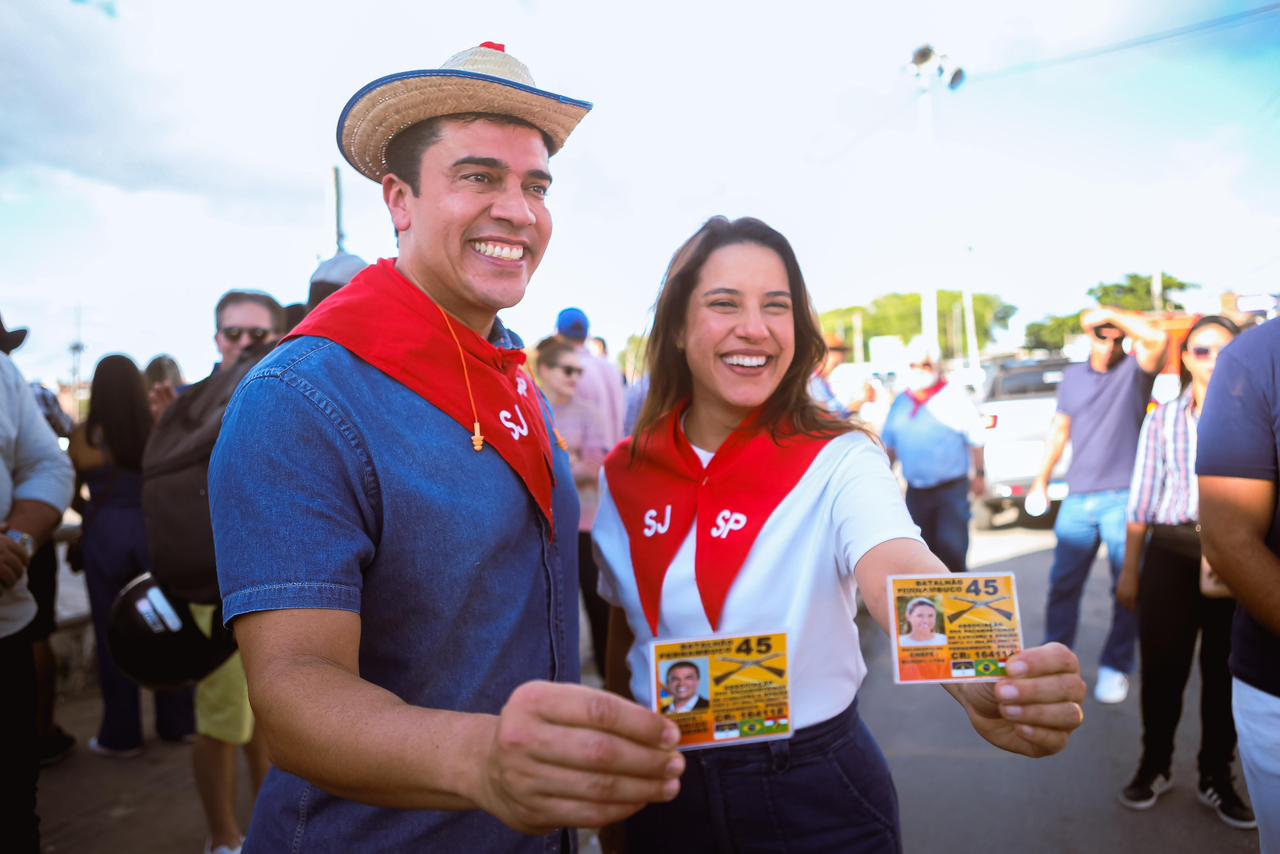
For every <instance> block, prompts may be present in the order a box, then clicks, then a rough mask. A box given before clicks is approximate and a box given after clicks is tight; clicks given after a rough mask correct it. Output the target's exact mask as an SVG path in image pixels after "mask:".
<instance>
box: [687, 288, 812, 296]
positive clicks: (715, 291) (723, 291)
mask: <svg viewBox="0 0 1280 854" xmlns="http://www.w3.org/2000/svg"><path fill="white" fill-rule="evenodd" d="M721 295H728V296H734V297H740V296H742V291H740V290H738V289H737V288H712V289H711V290H709V291H706V292H704V293H703V296H705V297H710V296H721ZM765 296H766V297H770V298H772V297H786V298H787V299H791V291H769V292H767V293H766V294H765Z"/></svg>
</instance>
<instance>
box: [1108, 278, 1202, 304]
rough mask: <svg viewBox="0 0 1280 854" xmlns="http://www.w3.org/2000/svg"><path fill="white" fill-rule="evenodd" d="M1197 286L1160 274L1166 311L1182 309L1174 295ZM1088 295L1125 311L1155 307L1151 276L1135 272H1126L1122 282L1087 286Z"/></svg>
mask: <svg viewBox="0 0 1280 854" xmlns="http://www.w3.org/2000/svg"><path fill="white" fill-rule="evenodd" d="M1199 287H1200V286H1199V285H1193V284H1191V283H1190V282H1184V281H1182V280H1181V279H1179V278H1176V277H1174V276H1169V275H1163V276H1161V277H1160V289H1161V291H1162V292H1163V294H1164V307H1165V309H1166V310H1168V311H1182V303H1180V302H1178V300H1177V298H1176V296H1175V295H1176V294H1180V293H1183V292H1185V291H1188V290H1191V289H1193V288H1199ZM1089 296H1091V297H1093V298H1094V299H1096V300H1097V301H1098V305H1106V306H1111V307H1113V308H1123V309H1125V310H1127V311H1152V310H1153V309H1155V300H1154V299H1153V298H1152V296H1151V277H1150V276H1140V275H1138V274H1137V273H1130V274H1128V275H1127V276H1125V277H1124V281H1123V282H1115V283H1112V284H1106V283H1104V282H1099V283H1098V284H1097V285H1095V286H1093V287H1092V288H1089Z"/></svg>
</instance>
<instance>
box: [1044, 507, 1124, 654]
mask: <svg viewBox="0 0 1280 854" xmlns="http://www.w3.org/2000/svg"><path fill="white" fill-rule="evenodd" d="M1128 504H1129V490H1127V489H1111V490H1105V491H1103V492H1089V493H1084V494H1082V495H1068V496H1067V497H1066V499H1065V500H1063V502H1062V506H1061V507H1060V508H1059V509H1058V520H1057V522H1056V523H1055V524H1054V526H1053V532H1054V534H1056V535H1057V537H1058V544H1057V546H1056V547H1055V548H1054V551H1053V568H1052V569H1051V570H1049V602H1048V606H1047V608H1046V612H1045V637H1044V641H1045V643H1052V642H1053V641H1057V642H1058V643H1062V644H1065V645H1066V646H1068V647H1071V648H1072V649H1074V648H1075V642H1076V629H1077V628H1079V625H1080V597H1081V596H1082V595H1083V593H1084V585H1085V582H1086V581H1087V580H1088V579H1089V570H1090V569H1092V567H1093V559H1094V558H1095V557H1097V555H1098V546H1099V545H1100V544H1101V543H1106V545H1107V561H1108V563H1110V565H1111V592H1112V603H1111V630H1110V631H1109V632H1107V639H1106V641H1105V642H1104V643H1103V646H1102V659H1101V664H1102V666H1103V667H1110V668H1111V669H1112V670H1118V671H1120V672H1121V673H1132V672H1133V659H1134V645H1135V641H1136V640H1137V637H1138V617H1137V614H1135V613H1134V612H1132V611H1130V610H1129V609H1127V608H1125V607H1123V606H1122V605H1120V603H1118V602H1116V601H1115V599H1114V594H1115V588H1116V581H1117V580H1118V579H1119V578H1120V570H1121V569H1122V568H1123V566H1124V541H1125V527H1126V523H1125V511H1126V509H1127V507H1128Z"/></svg>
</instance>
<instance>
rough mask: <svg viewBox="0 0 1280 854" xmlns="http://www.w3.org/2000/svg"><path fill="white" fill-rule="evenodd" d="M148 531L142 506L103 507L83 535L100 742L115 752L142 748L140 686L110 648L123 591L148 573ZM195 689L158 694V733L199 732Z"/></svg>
mask: <svg viewBox="0 0 1280 854" xmlns="http://www.w3.org/2000/svg"><path fill="white" fill-rule="evenodd" d="M149 568H150V567H149V566H148V563H147V560H146V529H145V528H144V527H143V522H142V510H141V508H137V507H104V508H101V509H100V510H98V511H97V512H96V513H95V514H94V516H93V522H92V524H91V525H90V526H87V527H86V530H85V534H84V580H85V586H86V587H88V589H89V612H90V614H91V615H92V617H93V636H94V641H95V642H96V644H97V650H98V682H99V685H100V687H101V689H102V725H101V726H100V727H99V728H98V743H99V744H100V745H102V746H103V747H106V748H109V749H111V750H132V749H133V748H135V747H140V746H141V745H142V700H141V695H140V694H139V689H138V686H137V684H136V683H134V682H133V680H131V679H130V678H129V677H128V676H125V675H124V674H123V673H122V672H120V668H119V667H117V666H116V663H115V660H114V659H113V658H112V657H111V650H110V647H109V646H108V644H107V623H108V619H109V618H110V615H111V606H112V604H113V603H114V602H115V601H116V596H117V595H118V594H119V593H120V591H121V590H122V589H124V586H125V585H126V584H128V583H129V582H130V581H132V580H133V579H134V578H136V577H138V576H139V575H141V574H142V573H143V572H146V571H147V570H148V569H149ZM195 728H196V727H195V709H194V706H193V703H192V692H191V689H190V688H187V689H184V690H180V691H157V692H156V732H157V733H158V734H159V735H160V737H161V738H164V739H168V740H170V741H176V740H178V739H180V738H183V737H184V736H188V735H191V734H192V733H193V732H195Z"/></svg>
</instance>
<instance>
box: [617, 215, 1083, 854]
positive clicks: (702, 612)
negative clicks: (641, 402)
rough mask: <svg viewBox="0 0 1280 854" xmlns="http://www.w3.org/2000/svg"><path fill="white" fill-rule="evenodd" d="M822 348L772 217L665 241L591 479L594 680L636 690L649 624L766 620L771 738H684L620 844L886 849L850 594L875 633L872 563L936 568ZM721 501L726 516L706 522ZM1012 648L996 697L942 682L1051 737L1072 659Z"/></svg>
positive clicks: (1034, 742) (1070, 702) (1067, 725)
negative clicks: (643, 385)
mask: <svg viewBox="0 0 1280 854" xmlns="http://www.w3.org/2000/svg"><path fill="white" fill-rule="evenodd" d="M824 353H825V346H824V344H823V340H822V337H821V334H820V333H819V330H818V326H817V323H816V321H815V319H814V314H813V310H812V308H811V306H810V302H809V295H808V292H807V291H806V289H805V284H804V279H803V277H802V276H801V275H800V266H799V264H798V263H797V261H796V257H795V253H794V252H792V250H791V246H790V244H789V243H788V242H787V240H786V238H784V237H783V236H782V235H781V234H779V233H778V232H777V231H774V230H773V229H772V228H770V227H769V226H767V225H765V224H764V223H762V222H760V221H759V220H755V219H739V220H734V221H729V220H727V219H725V218H723V217H715V218H713V219H711V220H709V221H708V222H707V223H706V224H705V225H704V226H703V227H702V228H701V229H700V230H699V231H698V233H697V234H695V235H694V236H693V237H692V238H691V239H690V240H689V241H688V242H686V243H685V244H684V245H683V246H681V247H680V249H679V250H677V252H676V253H675V256H674V258H673V259H672V262H671V265H670V267H669V268H668V270H667V276H666V280H665V282H664V283H663V286H662V292H661V294H660V295H659V297H658V305H657V309H656V312H655V319H654V328H653V332H652V334H651V336H650V338H649V344H648V367H649V371H650V393H649V396H648V398H647V400H646V403H645V408H644V410H643V412H642V413H641V416H640V419H639V424H638V426H637V429H636V437H635V438H634V439H633V440H628V441H626V442H624V443H622V444H621V445H619V446H618V447H617V448H616V449H615V450H614V451H613V452H612V453H611V454H610V455H609V456H608V458H606V460H605V464H604V475H603V476H602V477H601V479H600V504H599V508H598V512H597V516H596V523H595V527H594V529H593V531H592V536H593V538H594V542H595V546H596V554H597V556H598V559H599V561H600V564H599V571H600V581H599V593H600V596H601V598H603V599H604V600H606V601H607V602H609V603H610V604H611V605H613V606H614V607H613V610H612V612H611V615H610V642H609V651H608V654H607V656H606V658H607V662H608V663H607V666H606V684H607V686H608V687H609V688H610V689H611V690H615V691H618V692H619V693H622V694H629V695H630V696H631V697H632V698H633V699H634V700H635V701H636V702H638V703H640V704H641V705H643V706H649V707H650V708H653V709H656V708H659V707H660V705H661V703H662V700H661V698H660V697H658V696H655V693H656V692H655V688H654V685H653V680H652V679H651V678H650V676H649V674H650V672H651V667H652V664H651V663H650V643H651V642H652V641H655V640H670V639H675V638H679V639H682V640H686V641H694V640H699V641H701V640H709V639H710V638H713V637H720V638H723V637H727V636H728V637H732V636H740V635H755V636H759V635H762V634H765V633H770V634H772V633H778V634H781V635H783V636H784V637H785V638H786V645H787V651H788V656H789V658H788V662H787V668H786V669H787V671H789V673H790V677H789V678H790V683H789V689H790V694H789V700H788V706H787V723H786V726H787V727H788V730H789V734H788V735H789V737H787V738H786V740H775V741H769V742H768V743H761V744H752V743H742V744H729V743H720V744H719V745H718V746H715V747H714V748H712V749H709V750H706V751H703V752H700V753H699V754H697V757H698V758H697V760H696V761H694V760H690V761H688V762H687V763H686V764H685V770H684V773H683V775H682V777H681V780H680V791H679V793H678V795H677V796H676V798H675V799H674V800H672V801H670V802H667V803H654V804H651V805H649V806H647V807H645V808H644V809H643V810H641V811H640V812H639V813H637V814H636V815H634V816H633V817H631V818H630V819H628V820H627V822H626V827H625V834H626V838H627V842H628V848H629V850H632V851H671V850H680V851H724V850H739V849H745V848H747V847H752V848H758V849H760V850H770V851H772V850H787V851H793V852H826V851H844V852H861V854H871V852H876V854H888V852H901V840H900V831H899V828H898V818H897V798H896V795H895V794H894V789H893V781H892V780H891V779H890V777H889V769H888V766H887V764H886V763H885V761H884V758H883V756H881V754H880V750H879V748H878V747H877V746H876V744H875V741H874V740H873V739H872V738H871V735H870V733H869V732H868V731H867V729H866V727H865V726H864V725H863V723H862V722H861V720H860V718H859V717H858V706H857V692H858V688H859V686H860V685H861V683H862V680H863V678H864V677H865V676H866V672H867V666H866V662H865V661H863V659H862V655H861V653H860V651H859V649H860V647H859V636H858V627H857V624H856V623H855V622H854V617H855V616H856V606H855V601H856V600H855V593H856V592H858V591H859V590H860V591H861V593H862V595H863V598H864V600H865V601H866V603H867V608H868V610H869V611H870V612H871V614H872V616H873V617H874V618H875V619H876V621H877V622H878V623H879V624H880V626H881V628H882V629H884V630H885V631H890V628H889V627H890V625H891V624H892V621H893V617H892V616H890V613H891V605H890V603H889V602H888V596H887V594H886V579H887V578H888V577H889V576H891V575H903V574H908V573H938V574H943V573H945V572H946V568H945V567H944V566H943V565H942V563H941V562H940V561H939V560H938V559H937V558H936V557H934V556H933V555H932V554H930V553H929V551H928V550H927V549H926V548H925V546H924V544H923V543H922V542H921V541H920V538H919V532H918V529H917V528H916V526H915V525H914V524H912V522H911V518H910V516H909V515H908V513H907V510H906V506H905V504H904V501H903V497H902V493H901V492H900V491H899V489H898V485H897V482H896V481H895V480H894V477H893V474H892V473H891V472H890V470H889V463H888V458H887V457H886V456H885V454H884V452H883V450H882V449H881V448H880V446H879V445H878V443H877V442H876V440H875V439H874V438H873V437H871V436H869V435H868V434H867V433H866V431H865V430H864V429H862V428H860V427H857V426H854V425H852V424H850V423H849V422H847V421H842V420H839V419H837V418H836V417H835V416H832V415H830V414H828V413H827V412H826V410H825V409H821V408H820V407H819V405H818V404H817V403H816V402H815V401H814V400H813V399H812V398H810V396H809V392H808V381H809V377H810V376H811V375H812V374H813V372H814V370H815V369H816V368H817V366H818V363H819V361H820V360H821V358H822V356H823V354H824ZM658 519H661V520H662V522H661V523H660V524H659V523H657V520H658ZM726 519H733V520H735V523H734V524H732V525H730V524H727V523H726V524H723V525H715V524H714V523H713V522H712V520H726ZM924 604H925V605H929V603H928V602H927V601H926V602H925V603H924ZM936 610H937V609H936V608H935V607H933V606H932V605H930V607H928V608H926V607H923V605H922V606H920V607H919V608H917V609H916V614H917V622H918V623H920V626H919V627H918V628H919V632H918V636H920V637H924V638H926V639H927V640H930V641H933V640H934V639H935V637H936V638H941V639H942V640H943V641H945V638H944V637H942V635H938V634H936V632H935V631H934V628H935V626H934V622H935V621H936ZM935 642H936V641H935ZM1023 655H1024V656H1025V661H1023V660H1018V661H1017V662H1016V664H1011V665H1010V667H1011V668H1013V669H1014V670H1016V669H1017V668H1018V667H1022V670H1021V671H1019V672H1021V673H1022V674H1023V675H1024V676H1026V677H1030V678H1026V679H1009V680H1005V682H1004V684H1002V686H1001V689H1002V694H1001V698H1002V700H1001V701H1000V702H998V701H997V700H996V698H995V693H994V688H993V686H992V685H991V684H990V683H985V684H983V685H965V686H963V688H959V689H955V691H954V694H955V696H956V698H957V699H958V700H959V701H960V702H961V704H962V706H964V708H965V709H966V710H967V711H968V712H969V717H970V720H971V722H972V723H973V725H974V728H975V729H977V730H978V732H979V733H981V734H982V735H983V736H984V737H986V738H987V739H988V740H989V741H991V742H992V743H994V744H996V745H998V746H1000V747H1003V748H1005V749H1007V750H1012V751H1015V752H1020V753H1028V754H1031V755H1044V754H1047V753H1051V752H1056V751H1057V750H1060V749H1061V748H1062V747H1063V746H1064V745H1065V743H1066V737H1067V734H1068V733H1069V732H1070V731H1071V730H1072V729H1074V728H1075V727H1076V726H1078V725H1079V723H1080V721H1081V720H1082V713H1081V712H1080V709H1079V707H1078V706H1077V705H1076V702H1077V701H1079V700H1081V699H1083V696H1084V683H1083V682H1081V681H1080V679H1079V677H1078V676H1076V675H1075V674H1076V673H1077V672H1078V669H1079V664H1078V662H1077V661H1076V659H1075V656H1074V655H1072V653H1071V652H1070V651H1069V650H1068V649H1066V648H1065V647H1062V646H1056V647H1053V648H1047V649H1046V648H1041V649H1036V650H1028V651H1026V652H1025V653H1024V654H1023ZM672 669H673V670H674V669H677V668H676V666H675V665H673V666H672ZM691 671H692V668H691V667H687V668H685V669H684V671H683V677H679V676H678V677H677V678H675V679H672V678H667V679H666V680H665V684H664V686H663V687H664V688H665V690H666V691H667V693H669V694H671V695H672V697H673V698H675V699H676V700H677V701H679V702H680V703H681V705H680V706H679V707H678V708H677V709H676V711H678V712H680V713H681V714H682V715H683V714H685V713H688V714H694V713H695V712H696V711H697V709H698V706H697V705H696V703H697V701H696V699H695V697H694V695H693V693H692V689H693V673H692V672H691ZM1033 674H1034V675H1033ZM667 675H668V677H670V674H667ZM1039 677H1043V680H1042V681H1041V680H1040V678H1039ZM1015 682H1020V683H1023V684H1024V685H1026V687H1025V688H1023V687H1017V686H1015V685H1014V684H1013V683H1015ZM1037 682H1040V683H1041V684H1035V683H1037ZM1027 683H1032V684H1027ZM1023 691H1025V692H1026V693H1025V694H1024V693H1023ZM1015 697H1018V698H1021V699H1020V701H1019V704H1018V705H1011V706H1009V707H1008V709H1003V708H1002V706H1001V702H1003V701H1004V700H1008V699H1012V698H1015ZM707 699H708V705H709V706H710V707H711V708H710V709H708V710H707V711H706V712H705V714H706V715H707V716H708V717H714V720H715V722H716V723H724V722H728V723H731V724H735V723H742V724H743V725H746V724H748V723H752V721H750V720H748V719H743V720H741V721H739V720H738V718H740V717H741V714H740V713H739V712H738V711H737V710H735V709H733V708H731V707H725V706H717V702H718V700H717V698H716V696H715V692H714V691H712V696H710V697H708V698H707ZM722 701H723V698H721V699H720V701H719V702H722ZM726 716H727V717H726ZM1012 718H1019V720H1018V721H1017V722H1016V723H1015V722H1014V721H1013V720H1011V719H1012ZM1033 721H1034V724H1033V723H1032V722H1033ZM1019 724H1021V726H1019Z"/></svg>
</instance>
